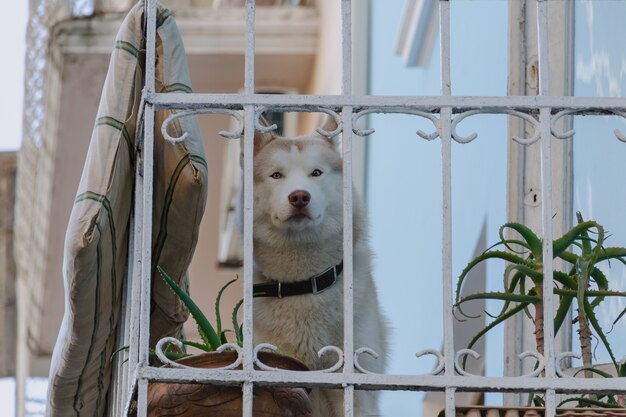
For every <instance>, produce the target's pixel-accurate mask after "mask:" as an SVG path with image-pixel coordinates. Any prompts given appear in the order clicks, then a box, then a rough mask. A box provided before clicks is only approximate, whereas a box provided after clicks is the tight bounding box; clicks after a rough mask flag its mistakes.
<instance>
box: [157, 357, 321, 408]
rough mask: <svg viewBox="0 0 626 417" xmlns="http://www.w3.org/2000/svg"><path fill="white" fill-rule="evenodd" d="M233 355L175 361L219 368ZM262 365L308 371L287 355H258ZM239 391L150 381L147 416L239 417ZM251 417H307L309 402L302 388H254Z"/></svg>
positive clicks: (198, 366)
mask: <svg viewBox="0 0 626 417" xmlns="http://www.w3.org/2000/svg"><path fill="white" fill-rule="evenodd" d="M236 358H237V354H236V353H235V352H223V353H215V352H210V353H202V354H199V355H193V356H189V357H187V358H184V359H181V360H179V361H178V362H180V363H182V364H184V365H187V366H192V367H195V368H220V367H224V366H226V365H229V364H231V363H233V362H234V361H235V360H236ZM259 359H260V360H261V361H262V362H263V363H265V364H266V365H269V366H272V367H275V368H281V369H287V370H293V371H308V370H309V369H308V368H307V367H306V365H304V364H303V363H302V362H300V361H298V360H296V359H294V358H291V357H289V356H284V355H279V354H276V353H270V352H260V353H259ZM241 409H242V392H241V387H239V386H223V385H208V384H176V383H168V382H153V383H150V385H149V386H148V417H212V416H215V417H241V415H242V414H241ZM253 415H254V416H255V417H288V416H289V417H291V416H293V417H295V416H301V417H309V416H311V402H310V400H309V397H308V395H307V392H306V390H304V389H302V388H277V387H255V388H254V405H253Z"/></svg>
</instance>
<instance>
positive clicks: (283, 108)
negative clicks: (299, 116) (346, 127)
mask: <svg viewBox="0 0 626 417" xmlns="http://www.w3.org/2000/svg"><path fill="white" fill-rule="evenodd" d="M267 110H277V111H282V112H318V113H326V114H327V115H329V116H330V117H332V118H333V119H335V123H336V124H337V128H336V129H335V130H333V131H332V132H328V131H326V130H324V129H322V128H321V127H318V128H317V129H316V131H317V133H319V134H320V135H322V136H325V137H327V138H328V139H332V138H334V137H335V136H337V135H338V134H339V133H341V130H342V129H343V122H342V120H341V116H340V115H339V114H338V113H337V112H335V111H333V110H330V109H327V108H326V107H315V106H313V107H301V106H271V107H270V106H262V107H259V108H258V109H257V111H256V113H255V115H254V127H255V129H256V130H258V131H259V132H261V133H268V132H271V131H273V130H276V129H277V128H278V126H276V124H273V125H270V126H263V125H262V124H261V121H260V118H261V115H262V114H263V113H265V112H266V111H267Z"/></svg>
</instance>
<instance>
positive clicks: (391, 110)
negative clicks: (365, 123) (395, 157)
mask: <svg viewBox="0 0 626 417" xmlns="http://www.w3.org/2000/svg"><path fill="white" fill-rule="evenodd" d="M371 113H380V114H410V115H413V116H420V117H424V118H426V119H428V120H430V121H431V122H432V123H433V124H434V125H435V127H436V126H438V125H439V119H438V118H437V117H435V115H433V114H432V113H428V112H424V111H419V110H413V109H409V108H405V107H370V108H368V109H366V110H361V111H360V112H358V113H354V114H353V115H352V126H353V127H352V131H353V132H354V134H355V135H358V136H369V135H371V134H372V133H374V132H375V129H373V128H369V129H363V130H361V129H357V128H356V127H354V126H356V124H357V121H358V120H359V119H360V118H361V117H363V116H365V115H366V114H371ZM415 133H416V134H417V135H418V136H419V137H421V138H423V139H426V140H434V139H436V138H437V137H439V131H438V130H435V131H434V132H433V133H426V132H424V131H423V130H418V131H417V132H415Z"/></svg>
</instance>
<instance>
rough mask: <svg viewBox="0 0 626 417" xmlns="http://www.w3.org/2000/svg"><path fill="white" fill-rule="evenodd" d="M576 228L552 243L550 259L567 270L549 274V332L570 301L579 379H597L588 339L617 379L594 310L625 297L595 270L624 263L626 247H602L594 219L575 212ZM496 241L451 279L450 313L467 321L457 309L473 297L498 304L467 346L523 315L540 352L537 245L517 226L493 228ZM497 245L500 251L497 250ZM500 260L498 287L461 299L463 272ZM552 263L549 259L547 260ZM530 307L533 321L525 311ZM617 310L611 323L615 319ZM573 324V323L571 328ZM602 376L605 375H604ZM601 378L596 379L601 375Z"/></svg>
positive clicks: (540, 254) (558, 324)
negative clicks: (551, 284) (532, 328)
mask: <svg viewBox="0 0 626 417" xmlns="http://www.w3.org/2000/svg"><path fill="white" fill-rule="evenodd" d="M576 215H577V220H578V224H576V225H575V226H574V227H573V228H572V229H571V230H569V231H568V232H567V233H565V234H564V235H563V236H562V237H560V238H558V239H556V240H554V241H553V242H552V251H553V257H554V259H560V260H562V261H564V262H563V264H565V265H566V266H567V267H566V268H565V270H557V269H556V268H555V270H554V272H553V281H554V287H553V293H554V295H555V296H556V297H555V301H556V307H557V309H556V313H555V316H554V329H555V333H556V332H558V331H559V329H561V327H562V326H563V324H564V322H565V319H566V318H567V316H568V312H569V310H570V308H571V307H572V305H573V304H574V301H575V302H576V303H575V305H576V314H575V316H576V318H575V319H574V323H577V325H578V336H579V342H580V348H581V353H582V361H583V368H582V370H583V372H584V373H585V376H587V377H591V376H593V374H597V375H600V373H599V371H598V370H595V369H594V368H593V363H592V359H593V352H592V343H591V341H592V337H593V336H595V337H597V338H598V340H599V342H600V343H601V344H602V345H603V346H604V348H605V349H606V351H607V352H608V354H609V356H610V358H611V362H612V363H613V365H614V366H615V370H616V373H617V374H618V375H621V374H622V373H623V372H624V367H623V365H621V364H620V363H618V361H617V360H616V358H615V355H614V352H613V350H612V349H611V345H610V343H609V340H608V339H607V336H606V333H605V331H604V330H603V329H602V327H601V326H600V322H599V320H598V317H597V307H598V306H599V305H601V303H602V302H603V301H604V300H606V299H607V298H609V297H626V292H624V291H615V290H612V289H610V286H609V280H608V278H607V276H606V275H605V274H604V273H603V272H602V270H601V269H600V268H599V267H598V264H599V263H601V262H604V261H611V260H614V261H617V262H621V263H623V264H624V265H626V248H623V247H605V246H604V243H605V239H606V235H605V230H604V228H603V227H602V226H601V225H600V224H598V223H597V222H595V221H590V220H588V221H585V220H583V218H582V216H581V214H580V213H577V214H576ZM511 230H512V231H515V232H517V234H518V235H519V236H521V238H507V237H505V234H506V233H507V232H508V231H511ZM499 236H500V240H499V241H498V242H497V243H496V244H495V245H493V246H491V247H490V248H489V249H487V250H486V251H485V252H483V253H482V254H481V255H479V256H477V257H476V258H474V259H473V260H472V261H470V263H469V264H468V265H467V266H466V267H465V269H464V270H463V271H462V272H461V275H460V276H459V278H458V281H457V287H456V301H455V309H456V311H458V312H459V313H460V314H462V315H463V316H465V317H468V318H469V317H472V316H469V315H468V314H466V313H465V312H464V311H463V304H464V303H466V302H468V301H470V300H476V299H482V300H487V299H495V300H501V301H502V302H503V305H502V308H501V310H500V311H499V313H497V314H496V315H494V316H492V317H493V321H491V322H490V323H489V324H488V325H487V326H486V327H485V328H484V329H482V330H481V331H480V332H479V333H477V334H476V335H475V336H474V337H473V338H472V340H471V341H470V343H469V345H468V348H471V347H472V346H473V345H474V344H475V343H476V342H477V341H478V340H479V339H480V338H481V337H483V336H484V335H485V334H486V333H487V332H489V331H490V330H491V329H493V328H494V327H496V326H497V325H499V324H500V323H502V322H504V321H506V320H507V319H509V318H511V317H513V316H515V315H516V314H518V313H523V312H525V313H526V314H527V315H528V316H529V317H530V318H531V319H533V321H534V325H535V338H536V344H537V351H538V352H540V353H543V350H544V333H543V327H544V322H543V281H544V275H543V263H544V259H543V241H542V240H541V239H540V238H539V237H538V236H537V235H536V234H535V233H534V232H533V231H532V230H531V229H530V228H528V227H527V226H525V225H523V224H520V223H506V224H504V225H503V226H502V227H501V228H500V230H499ZM502 247H503V248H502ZM490 259H500V260H504V261H506V262H507V266H506V268H505V270H504V276H503V278H504V280H503V289H502V290H501V291H495V292H481V293H474V294H469V295H465V296H462V295H461V288H462V286H463V283H464V281H465V279H466V277H467V276H468V273H469V272H470V271H471V270H472V269H473V268H474V267H475V266H476V265H478V264H480V263H481V262H485V261H487V260H490ZM550 262H552V260H550ZM531 306H532V307H534V317H533V316H532V310H531V309H530V307H531ZM624 313H626V310H624V311H622V312H621V313H620V314H619V315H618V316H617V318H616V319H615V321H614V322H613V324H615V323H616V322H617V321H618V320H620V319H621V318H622V317H623V316H624ZM574 323H573V324H574ZM607 375H608V374H607ZM607 375H602V376H607Z"/></svg>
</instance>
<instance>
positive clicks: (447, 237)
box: [128, 0, 626, 417]
mask: <svg viewBox="0 0 626 417" xmlns="http://www.w3.org/2000/svg"><path fill="white" fill-rule="evenodd" d="M146 7H147V11H146V16H147V19H148V26H147V28H148V29H147V53H146V56H147V64H146V81H145V88H144V94H143V101H144V116H145V122H144V123H145V129H144V132H145V138H144V140H145V141H144V155H143V172H141V173H138V175H137V187H136V192H137V194H136V199H135V201H136V207H135V213H136V217H135V223H134V227H135V230H134V236H135V242H137V243H136V244H137V245H138V246H137V247H135V255H136V257H135V264H134V267H133V271H134V273H133V283H132V294H133V295H132V297H133V299H134V300H140V302H139V303H132V304H131V320H130V323H131V324H132V323H139V326H138V330H139V332H138V333H137V332H136V330H137V329H132V328H131V329H129V333H128V334H130V346H131V352H130V367H129V369H130V374H129V375H130V379H131V382H132V383H133V384H134V385H133V386H136V387H137V388H138V403H137V405H138V414H137V415H138V417H145V416H146V408H147V392H148V384H149V383H150V382H151V381H157V380H158V381H170V382H193V381H197V380H202V381H205V382H207V383H216V384H220V383H221V384H230V385H232V384H239V385H241V386H242V389H243V404H244V407H243V416H244V417H251V416H252V403H253V396H252V393H253V387H254V386H255V385H272V384H274V385H282V386H299V387H326V388H328V387H333V388H339V389H343V391H344V400H345V401H344V411H345V415H346V416H349V417H351V416H353V415H354V390H355V389H366V390H408V391H428V390H436V391H442V392H444V393H445V416H446V417H453V416H454V415H455V394H456V392H457V391H497V392H512V391H515V392H540V393H544V394H545V399H546V406H545V407H546V412H545V415H546V416H547V417H553V416H554V415H555V413H556V406H557V404H556V398H557V397H556V396H557V393H558V394H561V393H576V392H581V391H584V392H589V393H626V384H618V383H616V380H614V379H602V378H598V379H578V378H569V377H562V376H561V375H562V372H561V369H560V367H561V364H560V361H561V359H563V358H565V357H566V356H567V355H570V354H571V352H570V353H565V354H560V355H558V356H557V355H556V353H555V346H554V325H553V318H552V314H553V313H552V312H553V310H554V308H553V307H554V300H553V295H552V287H553V280H552V278H551V277H552V275H553V274H552V272H553V266H552V264H551V263H550V262H545V263H544V264H543V274H544V277H546V279H545V280H544V283H543V289H544V290H543V303H544V332H545V341H546V342H545V348H544V352H543V354H541V353H538V352H526V353H525V354H523V357H522V358H520V360H521V359H523V358H524V357H527V356H529V355H530V356H533V357H534V358H536V359H537V362H538V363H539V366H538V367H537V368H536V369H535V370H534V372H532V373H531V374H528V375H523V376H516V377H499V376H498V377H487V376H479V375H471V374H468V373H467V372H465V371H464V370H463V368H462V367H461V366H460V363H459V362H460V358H461V357H462V355H465V354H468V353H471V352H468V351H467V350H463V351H459V352H455V349H454V340H453V338H454V335H453V315H452V309H453V288H452V282H453V276H452V253H451V252H452V250H451V247H452V220H451V219H452V192H451V190H452V187H451V170H452V158H451V152H452V149H451V147H452V142H453V141H456V142H459V143H467V142H469V141H471V140H473V139H475V137H476V135H475V134H474V135H470V136H467V137H463V136H461V135H459V134H458V133H457V132H456V126H457V125H458V124H459V123H460V122H461V121H462V120H463V119H465V118H467V117H471V116H473V115H475V114H479V113H489V114H502V113H504V114H507V115H510V116H513V117H519V118H522V119H523V120H525V121H527V122H529V123H530V125H532V127H533V128H534V134H533V136H532V137H530V138H515V139H514V140H516V141H518V142H520V143H522V144H531V143H534V142H537V141H539V142H540V143H541V145H540V146H541V167H542V169H541V185H542V187H541V197H542V198H541V201H542V237H543V241H544V246H543V258H544V259H552V246H551V242H552V213H553V211H552V178H551V169H550V168H551V160H552V136H555V137H557V138H564V137H568V136H571V134H572V132H566V133H562V132H555V131H554V125H555V122H556V121H557V120H558V119H560V118H561V117H563V116H565V115H571V114H616V115H619V116H622V117H626V99H623V98H583V97H563V96H549V95H548V91H549V90H548V85H549V82H550V80H549V73H548V62H549V51H548V21H547V7H548V1H547V0H539V1H538V2H537V15H538V19H537V22H536V23H537V34H538V43H539V95H538V96H518V97H485V96H482V97H481V96H476V97H459V96H452V94H451V81H450V10H449V9H450V3H449V1H447V0H440V1H439V16H440V35H441V36H440V52H441V74H440V75H441V77H440V78H441V86H440V91H441V93H440V96H438V97H413V96H411V97H408V96H407V97H398V96H394V97H390V96H365V97H361V96H359V97H357V96H353V95H352V90H351V86H352V66H351V62H352V61H351V58H352V30H351V29H352V28H351V23H350V22H351V7H352V2H351V0H341V8H342V9H341V10H342V12H341V15H342V22H343V23H342V25H343V26H342V42H341V45H342V56H343V58H342V91H341V94H340V95H336V96H321V95H320V96H317V95H289V94H285V95H264V94H255V93H254V91H255V80H254V49H255V32H254V18H255V2H254V1H253V0H246V3H245V9H246V28H247V29H246V39H247V43H246V51H245V89H244V93H242V94H161V93H157V92H155V88H154V74H155V21H156V1H153V0H148V1H147V5H146ZM165 108H167V109H177V110H180V111H183V112H185V111H193V112H196V113H203V112H224V113H228V114H231V115H232V116H233V117H236V120H237V121H238V122H239V123H240V129H237V131H236V132H231V133H232V135H234V136H237V135H239V134H240V133H241V131H242V130H243V132H244V134H243V149H244V160H243V173H244V176H243V178H244V183H245V184H247V185H249V186H246V187H244V205H243V211H244V272H243V285H244V303H243V311H244V313H243V315H244V318H243V330H244V333H245V334H244V338H243V340H244V343H243V348H241V349H239V348H237V350H238V353H239V357H238V361H240V362H241V364H242V366H243V369H242V370H233V369H231V368H232V366H231V367H227V368H223V369H211V370H209V369H181V368H155V367H151V366H149V365H148V340H149V337H148V336H149V334H148V331H149V316H150V314H149V306H150V279H151V276H150V272H151V270H152V267H151V247H150V246H151V245H150V242H151V233H152V208H151V204H152V191H153V190H152V178H153V161H152V157H153V151H152V149H153V143H154V138H153V131H154V127H155V126H154V123H155V120H154V119H155V118H154V115H155V111H156V110H157V109H165ZM267 108H271V109H276V110H283V111H310V112H319V111H322V112H325V113H328V114H331V115H332V116H333V117H335V119H336V120H338V121H339V122H340V123H339V126H340V129H341V131H342V132H343V137H342V153H343V189H344V193H343V221H344V227H343V239H344V240H343V242H344V243H343V251H344V252H343V256H344V261H343V262H344V272H343V274H344V275H343V285H344V329H345V332H344V345H343V347H342V348H339V347H327V350H332V351H334V352H336V353H337V356H338V361H337V363H336V364H335V366H332V367H331V368H330V369H327V370H322V371H313V372H300V371H272V372H266V371H260V370H256V369H255V364H257V365H261V366H262V363H261V362H260V360H259V358H258V356H257V353H258V350H259V349H258V347H256V348H255V346H254V345H253V326H252V324H253V294H252V280H253V271H252V265H253V262H252V256H253V241H252V228H253V223H252V219H253V215H252V213H253V194H252V186H251V185H252V183H253V181H252V179H253V171H252V170H253V168H252V167H253V161H252V157H253V139H254V131H255V128H257V129H258V128H262V127H261V126H260V125H259V120H258V118H259V115H260V114H261V112H262V111H263V110H264V109H267ZM241 110H243V114H244V117H243V119H241V118H239V117H237V116H235V115H236V114H237V113H236V112H233V111H241ZM368 113H404V114H409V115H415V116H418V117H423V118H426V119H428V120H430V121H431V122H432V123H433V129H434V130H433V132H432V133H427V132H419V133H418V134H419V135H420V136H421V137H423V138H425V139H429V140H434V139H436V138H439V140H440V141H441V157H442V173H441V174H442V188H441V193H442V213H443V221H442V231H443V241H442V265H441V267H442V288H443V311H442V315H443V323H444V343H443V349H442V351H441V352H440V351H439V350H437V349H428V350H424V351H421V352H419V353H418V356H421V355H427V354H428V355H434V356H435V357H436V358H437V365H436V366H435V369H434V370H433V372H431V373H429V374H426V375H389V374H376V373H372V372H369V371H367V370H365V369H363V367H362V366H361V365H360V364H359V355H361V354H363V353H367V349H365V350H364V349H358V350H357V351H356V352H355V347H354V344H353V334H354V333H353V330H354V329H353V299H352V295H353V294H352V285H353V258H352V207H353V201H352V192H351V190H352V158H351V146H352V139H353V135H355V134H356V135H367V134H370V133H372V130H365V131H363V130H359V129H356V128H355V127H354V126H355V122H356V120H357V119H358V118H359V117H361V116H363V115H365V114H368ZM178 117H180V116H178ZM162 128H164V127H162ZM232 135H231V136H232ZM616 136H617V137H618V139H619V140H622V141H624V140H625V138H624V135H623V134H621V133H620V132H616ZM172 139H173V140H177V139H180V138H172ZM339 369H341V371H338V370H339ZM128 392H129V395H132V392H133V390H132V389H131V390H129V391H128Z"/></svg>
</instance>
